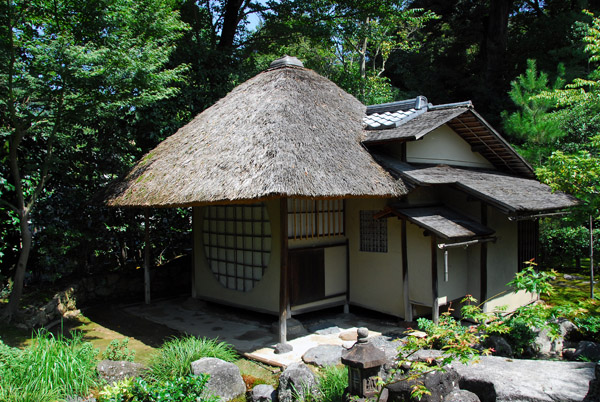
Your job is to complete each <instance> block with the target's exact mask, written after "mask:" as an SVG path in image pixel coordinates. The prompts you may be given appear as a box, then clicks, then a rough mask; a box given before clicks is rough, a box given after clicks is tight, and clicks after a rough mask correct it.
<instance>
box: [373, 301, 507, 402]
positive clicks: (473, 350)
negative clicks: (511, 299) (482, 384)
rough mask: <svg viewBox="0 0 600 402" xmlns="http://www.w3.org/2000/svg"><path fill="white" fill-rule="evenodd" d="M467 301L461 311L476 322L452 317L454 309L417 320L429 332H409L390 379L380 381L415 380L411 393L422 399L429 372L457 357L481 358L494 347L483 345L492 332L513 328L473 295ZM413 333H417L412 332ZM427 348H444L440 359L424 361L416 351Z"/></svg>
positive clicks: (382, 383) (426, 393)
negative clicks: (435, 317)
mask: <svg viewBox="0 0 600 402" xmlns="http://www.w3.org/2000/svg"><path fill="white" fill-rule="evenodd" d="M462 302H463V303H467V304H465V305H464V306H463V307H462V309H461V312H462V314H463V316H464V317H465V318H470V319H471V320H473V322H474V324H472V325H468V326H465V325H463V324H462V323H461V322H460V321H459V320H457V319H456V318H454V317H452V315H451V312H452V309H448V311H446V312H444V313H442V314H441V316H440V319H439V322H438V323H437V324H436V323H434V322H433V321H431V320H428V319H426V318H419V319H418V320H417V322H418V324H419V328H420V329H421V330H423V331H424V332H425V333H426V336H416V335H417V334H416V331H412V332H409V336H408V338H407V339H406V340H405V341H404V343H403V344H402V345H401V346H400V348H399V354H398V357H397V364H396V366H395V368H394V369H392V370H391V372H390V374H389V379H388V380H387V381H386V382H384V381H381V382H380V385H389V384H392V383H395V382H399V381H409V382H414V386H413V388H412V393H411V396H412V397H413V398H418V399H420V398H421V397H423V396H424V395H429V394H430V392H429V390H428V389H427V388H426V387H425V386H424V385H423V383H422V382H421V378H423V376H425V375H426V374H428V373H431V372H435V371H444V366H446V365H448V364H450V363H451V362H453V361H456V360H458V361H460V362H461V363H468V362H470V361H474V360H477V359H478V357H479V355H481V354H483V355H488V354H490V353H491V352H492V350H491V349H489V348H487V349H480V348H479V345H481V342H482V341H483V340H484V339H485V338H486V337H488V336H489V334H490V333H492V332H493V333H506V332H508V331H509V328H508V327H507V326H506V325H505V323H504V321H503V320H502V319H501V318H500V316H498V315H494V314H486V313H484V312H483V311H482V310H481V304H477V301H476V300H475V298H473V297H472V296H467V297H466V298H465V299H463V300H462ZM410 335H413V336H410ZM423 349H441V351H442V355H441V357H440V358H439V359H436V360H428V361H420V360H418V359H415V358H414V355H415V354H416V353H417V352H418V351H420V350H423Z"/></svg>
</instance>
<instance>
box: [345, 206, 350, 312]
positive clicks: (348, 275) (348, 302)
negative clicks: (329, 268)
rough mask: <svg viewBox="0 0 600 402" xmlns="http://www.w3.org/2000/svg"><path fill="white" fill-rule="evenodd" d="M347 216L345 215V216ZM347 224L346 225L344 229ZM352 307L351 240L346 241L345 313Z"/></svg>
mask: <svg viewBox="0 0 600 402" xmlns="http://www.w3.org/2000/svg"><path fill="white" fill-rule="evenodd" d="M345 215H346V214H344V216H345ZM345 225H346V224H345V223H344V228H345V227H346V226H345ZM349 306H350V240H349V239H346V305H345V306H344V312H345V313H348V312H349V311H348V310H349Z"/></svg>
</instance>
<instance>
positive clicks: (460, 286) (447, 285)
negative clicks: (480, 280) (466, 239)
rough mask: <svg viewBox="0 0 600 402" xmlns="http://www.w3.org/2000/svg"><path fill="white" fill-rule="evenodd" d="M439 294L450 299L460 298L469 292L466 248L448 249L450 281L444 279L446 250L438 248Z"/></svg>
mask: <svg viewBox="0 0 600 402" xmlns="http://www.w3.org/2000/svg"><path fill="white" fill-rule="evenodd" d="M437 254H438V290H439V296H440V297H444V296H446V297H447V298H448V301H451V300H454V299H460V298H462V297H464V296H465V295H466V294H467V293H468V287H467V285H468V282H469V280H468V279H469V258H468V254H467V250H466V249H465V248H462V247H461V248H449V249H448V282H446V281H445V280H444V251H443V250H438V253H437Z"/></svg>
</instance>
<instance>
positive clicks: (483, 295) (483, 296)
mask: <svg viewBox="0 0 600 402" xmlns="http://www.w3.org/2000/svg"><path fill="white" fill-rule="evenodd" d="M487 215H488V214H487V204H486V203H484V202H482V203H481V224H482V225H483V226H487V221H488V219H487ZM480 247H481V248H480V251H479V271H480V274H479V281H480V283H479V289H480V290H479V298H480V300H479V302H480V303H483V302H485V301H486V300H487V243H481V245H480Z"/></svg>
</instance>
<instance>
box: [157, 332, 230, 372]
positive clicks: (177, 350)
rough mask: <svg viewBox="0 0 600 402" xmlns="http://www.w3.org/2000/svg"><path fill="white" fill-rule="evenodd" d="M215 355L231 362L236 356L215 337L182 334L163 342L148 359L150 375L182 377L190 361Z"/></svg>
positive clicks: (189, 369) (188, 369)
mask: <svg viewBox="0 0 600 402" xmlns="http://www.w3.org/2000/svg"><path fill="white" fill-rule="evenodd" d="M202 357H216V358H219V359H221V360H224V361H227V362H232V361H235V360H236V359H237V357H238V355H237V353H236V352H235V351H234V350H233V347H232V346H231V345H229V344H227V343H225V342H219V341H218V340H216V339H209V338H196V337H195V336H191V335H188V336H184V337H181V338H174V339H171V340H169V341H167V342H165V343H164V344H163V345H162V346H161V347H160V348H159V350H158V351H157V353H156V354H155V355H154V356H153V357H152V359H151V361H150V375H151V376H152V377H153V378H155V379H157V380H161V381H162V380H168V379H171V378H176V377H183V376H186V375H188V374H190V373H191V364H192V362H194V361H196V360H198V359H200V358H202Z"/></svg>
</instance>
